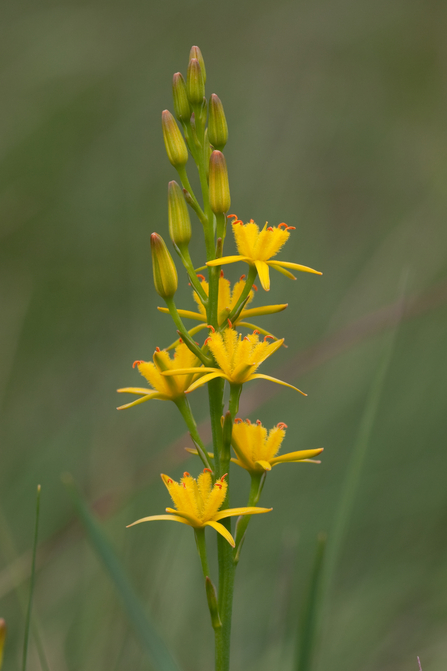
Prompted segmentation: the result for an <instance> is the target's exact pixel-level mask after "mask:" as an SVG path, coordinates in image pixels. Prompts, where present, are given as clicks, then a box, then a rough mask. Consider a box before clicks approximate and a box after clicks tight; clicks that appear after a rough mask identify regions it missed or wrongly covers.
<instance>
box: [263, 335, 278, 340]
mask: <svg viewBox="0 0 447 671" xmlns="http://www.w3.org/2000/svg"><path fill="white" fill-rule="evenodd" d="M269 338H270V339H271V340H276V338H275V336H271V335H266V336H265V337H264V342H265V341H266V340H268V339H269Z"/></svg>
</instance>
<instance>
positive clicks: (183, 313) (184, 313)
mask: <svg viewBox="0 0 447 671" xmlns="http://www.w3.org/2000/svg"><path fill="white" fill-rule="evenodd" d="M157 310H159V311H160V312H163V313H164V314H169V310H168V308H157ZM177 312H178V313H179V315H180V317H183V318H184V319H195V320H196V321H197V322H203V321H205V318H204V316H203V315H201V314H199V313H198V312H193V311H192V310H177Z"/></svg>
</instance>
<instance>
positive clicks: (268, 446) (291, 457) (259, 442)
mask: <svg viewBox="0 0 447 671" xmlns="http://www.w3.org/2000/svg"><path fill="white" fill-rule="evenodd" d="M286 428H287V425H286V424H284V422H280V423H279V424H277V426H275V427H273V429H270V431H269V432H268V433H267V429H266V428H264V427H263V426H262V424H261V422H260V421H259V420H257V422H256V424H252V423H251V422H250V420H249V419H247V420H245V422H243V421H242V419H239V418H237V419H235V420H234V425H233V432H232V436H231V444H232V445H233V449H234V451H235V453H236V456H237V459H232V460H231V461H233V462H234V463H235V464H238V466H242V468H245V469H246V470H247V471H250V472H257V473H262V472H264V471H271V470H272V467H273V466H276V465H277V464H284V463H286V462H288V463H293V462H300V461H312V459H313V457H316V456H317V455H318V454H320V453H321V452H322V451H323V448H322V447H320V448H318V449H315V450H299V451H298V452H289V454H283V455H281V456H279V457H277V456H276V455H277V454H278V452H279V449H280V447H281V443H282V441H283V440H284V436H285V435H286V432H285V429H286ZM314 463H319V462H314Z"/></svg>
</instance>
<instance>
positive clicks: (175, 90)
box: [172, 72, 191, 122]
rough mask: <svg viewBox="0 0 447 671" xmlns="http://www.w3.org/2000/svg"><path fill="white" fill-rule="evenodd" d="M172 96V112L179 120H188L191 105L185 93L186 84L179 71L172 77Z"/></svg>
mask: <svg viewBox="0 0 447 671" xmlns="http://www.w3.org/2000/svg"><path fill="white" fill-rule="evenodd" d="M172 97H173V98H174V112H175V116H176V117H177V119H178V120H179V121H183V122H185V121H189V119H190V118H191V107H190V104H189V100H188V94H187V93H186V84H185V80H184V79H183V75H182V73H181V72H176V73H175V75H174V77H173V79H172Z"/></svg>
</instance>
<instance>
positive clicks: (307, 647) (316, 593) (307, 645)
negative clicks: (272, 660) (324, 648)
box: [296, 533, 327, 671]
mask: <svg viewBox="0 0 447 671" xmlns="http://www.w3.org/2000/svg"><path fill="white" fill-rule="evenodd" d="M326 541H327V535H326V534H325V533H320V534H319V535H318V538H317V549H316V552H315V559H314V563H313V566H312V571H311V575H310V580H309V586H308V592H307V597H306V600H305V602H304V608H303V613H302V617H301V622H300V627H299V634H298V653H297V664H296V670H297V671H308V669H310V668H311V665H312V656H313V651H314V643H315V635H316V633H317V632H316V625H317V615H318V608H319V602H320V598H321V581H322V576H323V563H324V555H325V550H326Z"/></svg>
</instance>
